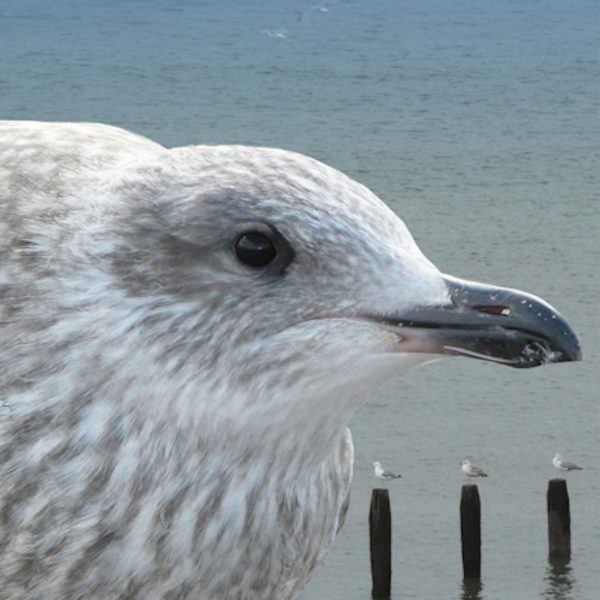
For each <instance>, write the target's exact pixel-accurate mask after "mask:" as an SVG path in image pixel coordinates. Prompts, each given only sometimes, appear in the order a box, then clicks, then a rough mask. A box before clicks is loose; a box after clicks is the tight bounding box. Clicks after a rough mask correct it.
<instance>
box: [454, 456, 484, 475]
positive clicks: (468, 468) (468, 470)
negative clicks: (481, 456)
mask: <svg viewBox="0 0 600 600" xmlns="http://www.w3.org/2000/svg"><path fill="white" fill-rule="evenodd" d="M460 464H461V465H462V466H461V470H462V472H463V473H464V474H465V475H466V476H467V477H487V476H488V475H487V473H486V472H485V471H484V470H483V469H480V468H479V467H476V466H475V465H474V464H472V463H471V461H470V460H467V459H465V460H463V461H462V462H461V463H460Z"/></svg>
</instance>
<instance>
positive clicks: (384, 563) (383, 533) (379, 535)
mask: <svg viewBox="0 0 600 600" xmlns="http://www.w3.org/2000/svg"><path fill="white" fill-rule="evenodd" d="M369 541H370V546H371V576H372V579H373V589H372V590H371V596H372V597H373V598H377V599H378V600H379V599H382V600H383V599H386V600H387V599H389V597H390V591H391V583H392V515H391V513H390V497H389V494H388V491H387V490H382V489H377V490H373V494H372V496H371V509H370V511H369Z"/></svg>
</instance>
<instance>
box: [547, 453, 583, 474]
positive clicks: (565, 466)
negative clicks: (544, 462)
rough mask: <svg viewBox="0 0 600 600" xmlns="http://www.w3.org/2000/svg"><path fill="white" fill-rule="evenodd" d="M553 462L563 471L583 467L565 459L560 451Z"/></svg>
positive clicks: (579, 469) (577, 469) (578, 469)
mask: <svg viewBox="0 0 600 600" xmlns="http://www.w3.org/2000/svg"><path fill="white" fill-rule="evenodd" d="M552 464H553V465H554V466H555V467H556V468H557V469H560V470H561V471H581V470H582V469H581V467H579V466H578V465H576V464H575V463H572V462H569V461H568V460H565V459H564V458H563V457H562V456H561V455H560V454H559V453H558V452H557V453H556V454H555V456H554V458H553V459H552Z"/></svg>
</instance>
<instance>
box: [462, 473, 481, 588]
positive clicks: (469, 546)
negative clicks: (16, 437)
mask: <svg viewBox="0 0 600 600" xmlns="http://www.w3.org/2000/svg"><path fill="white" fill-rule="evenodd" d="M460 539H461V542H462V561H463V578H464V579H480V578H481V504H480V502H479V491H478V490H477V486H476V485H473V484H470V485H463V487H462V493H461V497H460Z"/></svg>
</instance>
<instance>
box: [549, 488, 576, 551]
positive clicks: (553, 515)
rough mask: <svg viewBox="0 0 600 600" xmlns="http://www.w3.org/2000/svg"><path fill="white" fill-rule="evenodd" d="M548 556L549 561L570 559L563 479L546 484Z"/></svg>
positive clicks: (565, 490) (569, 517) (567, 495)
mask: <svg viewBox="0 0 600 600" xmlns="http://www.w3.org/2000/svg"><path fill="white" fill-rule="evenodd" d="M547 505H548V556H549V558H550V559H556V558H560V559H569V558H570V557H571V515H570V512H569V493H568V492H567V482H566V480H565V479H551V480H550V481H549V482H548V494H547Z"/></svg>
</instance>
